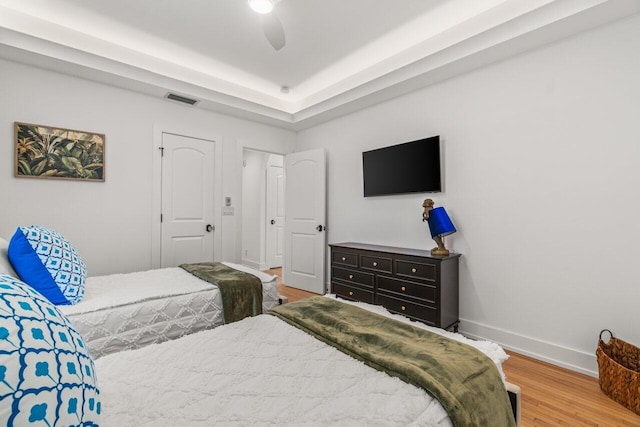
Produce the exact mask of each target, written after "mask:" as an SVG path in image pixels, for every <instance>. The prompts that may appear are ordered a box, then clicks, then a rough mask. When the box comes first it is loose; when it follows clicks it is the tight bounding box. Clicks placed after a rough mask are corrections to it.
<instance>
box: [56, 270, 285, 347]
mask: <svg viewBox="0 0 640 427" xmlns="http://www.w3.org/2000/svg"><path fill="white" fill-rule="evenodd" d="M230 266H231V267H232V268H235V267H234V265H230ZM240 267H242V266H240ZM243 271H246V272H249V273H252V274H255V275H258V274H259V275H260V276H259V277H260V279H261V281H263V284H262V288H263V302H262V308H263V311H268V310H271V309H272V308H273V307H275V306H276V305H278V297H279V296H278V284H277V282H276V281H275V280H269V279H271V278H272V276H269V275H266V274H264V273H262V272H259V271H256V270H252V269H248V268H245V270H243ZM264 280H267V281H266V282H264ZM59 308H60V310H62V312H63V313H64V314H66V315H67V317H69V319H70V320H71V322H72V323H73V325H74V326H75V327H76V329H77V330H78V332H80V334H82V336H83V338H84V340H85V342H86V344H87V345H88V347H89V350H90V351H91V354H92V356H93V357H94V358H99V357H102V356H104V355H106V354H110V353H114V352H118V351H122V350H131V349H135V348H140V347H143V346H146V345H148V344H152V343H159V342H163V341H167V340H171V339H175V338H179V337H182V336H184V335H188V334H192V333H195V332H198V331H201V330H205V329H211V328H215V327H217V326H220V325H222V324H223V323H224V316H223V309H222V297H221V294H220V291H219V290H218V288H217V287H216V286H213V285H212V284H211V283H209V282H206V281H204V280H201V279H199V278H197V277H196V276H194V275H192V274H191V273H188V272H187V271H185V270H184V269H182V268H179V267H175V268H162V269H156V270H147V271H140V272H134V273H125V274H110V275H105V276H95V277H89V278H88V279H87V282H86V285H85V295H84V298H83V299H82V301H80V302H79V303H78V304H75V305H67V306H59Z"/></svg>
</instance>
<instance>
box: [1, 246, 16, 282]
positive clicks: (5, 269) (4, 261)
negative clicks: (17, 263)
mask: <svg viewBox="0 0 640 427" xmlns="http://www.w3.org/2000/svg"><path fill="white" fill-rule="evenodd" d="M8 249H9V242H7V241H6V240H4V239H3V238H2V237H0V274H8V275H9V276H13V277H18V273H16V271H15V270H14V269H13V266H12V265H11V263H10V262H9V255H7V250H8Z"/></svg>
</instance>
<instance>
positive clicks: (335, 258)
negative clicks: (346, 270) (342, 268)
mask: <svg viewBox="0 0 640 427" xmlns="http://www.w3.org/2000/svg"><path fill="white" fill-rule="evenodd" d="M331 262H332V263H336V264H344V265H349V266H351V267H357V266H358V254H353V253H349V252H339V251H336V250H333V251H331Z"/></svg>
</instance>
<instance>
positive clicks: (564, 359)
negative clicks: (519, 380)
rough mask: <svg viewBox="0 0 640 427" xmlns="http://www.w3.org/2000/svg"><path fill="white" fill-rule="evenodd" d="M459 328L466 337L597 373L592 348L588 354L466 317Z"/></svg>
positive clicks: (596, 364)
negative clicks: (591, 352)
mask: <svg viewBox="0 0 640 427" xmlns="http://www.w3.org/2000/svg"><path fill="white" fill-rule="evenodd" d="M459 331H460V333H462V334H463V335H466V336H468V337H469V338H473V339H478V340H489V341H493V342H495V343H498V344H500V345H501V346H502V347H504V348H505V349H507V350H513V351H514V352H516V353H520V354H523V355H525V356H529V357H532V358H534V359H538V360H542V361H544V362H548V363H551V364H553V365H557V366H560V367H562V368H566V369H570V370H572V371H577V372H580V373H582V374H585V375H589V376H591V377H597V376H598V363H597V361H596V356H595V349H594V352H593V354H589V353H585V352H583V351H578V350H575V349H572V348H568V347H563V346H559V345H557V344H552V343H548V342H545V341H540V340H537V339H534V338H530V337H526V336H523V335H519V334H515V333H513V332H509V331H505V330H502V329H497V328H494V327H491V326H487V325H483V324H480V323H476V322H472V321H469V320H466V319H460V327H459Z"/></svg>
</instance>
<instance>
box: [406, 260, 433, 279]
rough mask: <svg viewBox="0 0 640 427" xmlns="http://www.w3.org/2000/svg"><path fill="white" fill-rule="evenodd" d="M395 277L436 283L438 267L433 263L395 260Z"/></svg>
mask: <svg viewBox="0 0 640 427" xmlns="http://www.w3.org/2000/svg"><path fill="white" fill-rule="evenodd" d="M396 275H397V276H400V277H411V278H414V279H422V280H427V281H429V282H436V281H437V280H438V265H437V264H435V263H434V264H431V263H423V262H417V261H411V260H405V259H396Z"/></svg>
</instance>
